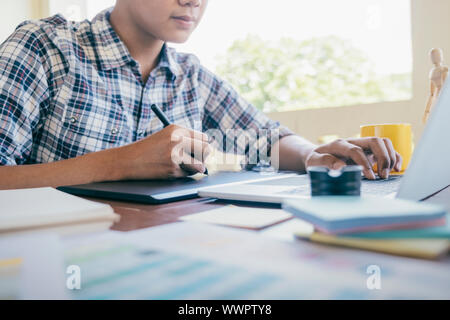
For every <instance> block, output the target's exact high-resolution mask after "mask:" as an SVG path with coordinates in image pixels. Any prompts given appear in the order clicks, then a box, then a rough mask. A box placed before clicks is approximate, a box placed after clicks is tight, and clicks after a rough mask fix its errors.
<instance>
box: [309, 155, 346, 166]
mask: <svg viewBox="0 0 450 320" xmlns="http://www.w3.org/2000/svg"><path fill="white" fill-rule="evenodd" d="M345 165H346V163H345V162H344V161H342V160H341V159H339V158H336V157H335V156H333V155H331V154H329V153H317V152H315V153H314V154H313V155H312V156H311V157H310V158H309V159H308V167H312V166H325V167H328V168H329V169H333V170H338V169H341V168H342V167H345Z"/></svg>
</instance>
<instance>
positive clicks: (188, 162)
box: [180, 153, 206, 174]
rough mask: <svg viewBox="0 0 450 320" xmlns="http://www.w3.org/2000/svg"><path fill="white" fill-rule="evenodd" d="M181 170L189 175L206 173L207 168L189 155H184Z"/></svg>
mask: <svg viewBox="0 0 450 320" xmlns="http://www.w3.org/2000/svg"><path fill="white" fill-rule="evenodd" d="M180 168H181V169H183V170H184V171H186V172H188V173H189V174H195V173H204V172H205V170H206V167H205V165H204V164H203V162H201V161H198V160H197V159H195V158H192V157H191V156H190V155H188V154H187V153H184V155H183V158H182V162H181V164H180Z"/></svg>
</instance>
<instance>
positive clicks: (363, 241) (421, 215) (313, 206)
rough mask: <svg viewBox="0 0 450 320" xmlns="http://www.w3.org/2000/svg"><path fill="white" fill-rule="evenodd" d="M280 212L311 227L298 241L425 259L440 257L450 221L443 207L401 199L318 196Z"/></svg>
mask: <svg viewBox="0 0 450 320" xmlns="http://www.w3.org/2000/svg"><path fill="white" fill-rule="evenodd" d="M283 209H284V210H286V211H288V212H290V213H292V214H294V215H295V216H296V217H298V218H300V219H302V220H304V221H307V222H309V223H311V224H313V226H314V229H315V230H314V232H313V233H310V234H302V233H297V234H296V236H297V237H298V238H300V239H306V240H310V241H314V242H320V243H325V244H329V245H337V246H345V247H352V248H358V249H364V250H372V251H378V252H384V253H390V254H395V255H402V256H410V257H417V258H424V259H437V258H439V257H442V256H444V255H445V254H446V253H447V252H448V250H449V247H450V222H449V218H448V216H447V213H446V210H445V208H444V207H441V206H438V205H434V204H427V203H423V202H414V201H407V200H401V199H389V198H375V197H373V198H371V197H349V196H323V197H322V196H321V197H313V198H311V199H304V200H303V199H302V200H287V201H285V202H284V203H283Z"/></svg>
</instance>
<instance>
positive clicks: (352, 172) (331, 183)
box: [308, 166, 362, 196]
mask: <svg viewBox="0 0 450 320" xmlns="http://www.w3.org/2000/svg"><path fill="white" fill-rule="evenodd" d="M361 172H362V167H361V166H345V167H343V168H342V169H340V170H331V169H329V168H327V167H308V173H309V178H310V180H311V196H332V195H344V196H359V195H361Z"/></svg>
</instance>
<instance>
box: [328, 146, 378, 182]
mask: <svg viewBox="0 0 450 320" xmlns="http://www.w3.org/2000/svg"><path fill="white" fill-rule="evenodd" d="M330 148H331V150H330V153H331V154H333V155H335V156H339V157H344V158H348V159H351V160H352V161H353V162H354V163H355V164H357V165H360V166H361V167H362V168H363V174H364V176H365V177H366V178H367V179H376V177H375V174H374V173H373V170H372V165H371V163H370V161H369V159H368V158H367V156H366V154H365V153H364V150H363V149H362V148H361V147H360V146H357V145H355V144H353V143H350V142H348V141H346V140H342V139H339V140H336V141H334V142H333V143H331V144H330Z"/></svg>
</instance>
